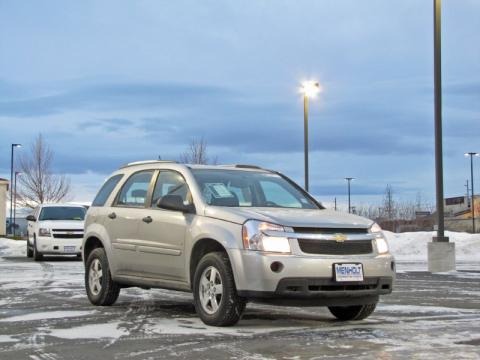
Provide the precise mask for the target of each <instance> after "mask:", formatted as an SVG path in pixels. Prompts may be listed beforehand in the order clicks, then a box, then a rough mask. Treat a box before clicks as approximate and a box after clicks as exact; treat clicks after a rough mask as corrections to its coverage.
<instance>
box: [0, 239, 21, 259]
mask: <svg viewBox="0 0 480 360" xmlns="http://www.w3.org/2000/svg"><path fill="white" fill-rule="evenodd" d="M26 252H27V241H26V240H11V239H6V238H0V257H4V256H26Z"/></svg>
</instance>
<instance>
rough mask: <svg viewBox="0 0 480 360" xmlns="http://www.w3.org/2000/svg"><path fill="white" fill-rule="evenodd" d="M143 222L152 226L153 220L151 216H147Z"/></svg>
mask: <svg viewBox="0 0 480 360" xmlns="http://www.w3.org/2000/svg"><path fill="white" fill-rule="evenodd" d="M142 221H143V222H146V223H147V224H150V223H151V222H152V221H153V219H152V218H151V217H150V216H146V217H144V218H143V219H142Z"/></svg>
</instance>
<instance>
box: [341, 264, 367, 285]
mask: <svg viewBox="0 0 480 360" xmlns="http://www.w3.org/2000/svg"><path fill="white" fill-rule="evenodd" d="M334 266H335V271H334V276H335V281H363V266H362V264H334Z"/></svg>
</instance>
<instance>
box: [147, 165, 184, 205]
mask: <svg viewBox="0 0 480 360" xmlns="http://www.w3.org/2000/svg"><path fill="white" fill-rule="evenodd" d="M165 195H178V196H180V197H181V198H182V201H183V203H184V205H189V204H192V203H193V201H192V196H191V194H190V190H189V189H188V185H187V183H186V182H185V179H184V178H183V176H182V175H181V174H180V173H178V172H176V171H173V170H161V171H160V174H158V178H157V182H156V183H155V188H154V190H153V196H152V207H157V203H158V201H159V200H161V199H162V197H164V196H165Z"/></svg>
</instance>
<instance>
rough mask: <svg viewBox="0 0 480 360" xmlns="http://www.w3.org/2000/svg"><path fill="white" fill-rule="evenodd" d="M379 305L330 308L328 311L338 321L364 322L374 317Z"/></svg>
mask: <svg viewBox="0 0 480 360" xmlns="http://www.w3.org/2000/svg"><path fill="white" fill-rule="evenodd" d="M376 306H377V304H376V303H375V304H367V305H354V306H329V307H328V310H330V312H331V313H332V315H333V316H335V317H336V318H337V319H338V320H363V319H366V318H367V317H369V316H370V315H372V313H373V312H374V311H375V307H376Z"/></svg>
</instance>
